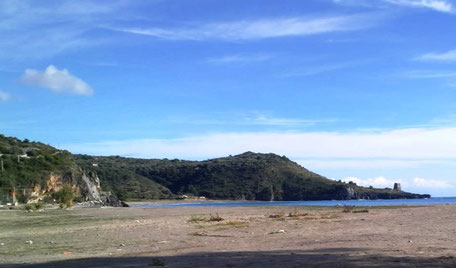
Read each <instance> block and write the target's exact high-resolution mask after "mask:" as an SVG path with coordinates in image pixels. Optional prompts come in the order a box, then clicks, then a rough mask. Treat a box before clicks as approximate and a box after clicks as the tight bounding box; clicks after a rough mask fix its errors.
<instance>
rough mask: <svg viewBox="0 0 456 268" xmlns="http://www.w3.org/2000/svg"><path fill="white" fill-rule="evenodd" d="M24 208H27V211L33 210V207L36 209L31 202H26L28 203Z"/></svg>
mask: <svg viewBox="0 0 456 268" xmlns="http://www.w3.org/2000/svg"><path fill="white" fill-rule="evenodd" d="M24 209H25V211H27V212H32V211H33V209H34V207H33V206H32V205H31V204H26V205H25V206H24Z"/></svg>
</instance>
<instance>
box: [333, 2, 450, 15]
mask: <svg viewBox="0 0 456 268" xmlns="http://www.w3.org/2000/svg"><path fill="white" fill-rule="evenodd" d="M332 2H333V3H336V4H340V5H348V6H361V7H368V8H388V7H391V6H403V7H410V8H427V9H431V10H434V11H438V12H443V13H454V6H453V4H452V2H451V1H448V0H332Z"/></svg>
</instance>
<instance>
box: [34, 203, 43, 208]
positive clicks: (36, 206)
mask: <svg viewBox="0 0 456 268" xmlns="http://www.w3.org/2000/svg"><path fill="white" fill-rule="evenodd" d="M33 207H34V208H35V209H36V210H40V209H43V207H44V205H43V203H35V204H33Z"/></svg>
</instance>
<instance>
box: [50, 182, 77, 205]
mask: <svg viewBox="0 0 456 268" xmlns="http://www.w3.org/2000/svg"><path fill="white" fill-rule="evenodd" d="M53 197H54V199H57V200H58V201H59V207H60V208H64V207H67V208H70V207H72V206H73V199H74V192H73V189H72V188H71V186H70V185H64V186H63V188H62V189H61V190H60V191H58V192H55V193H54V194H53Z"/></svg>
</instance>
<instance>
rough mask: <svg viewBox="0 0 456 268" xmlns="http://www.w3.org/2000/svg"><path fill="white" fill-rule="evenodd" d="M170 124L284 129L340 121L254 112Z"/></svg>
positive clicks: (176, 121) (184, 119)
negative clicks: (274, 127)
mask: <svg viewBox="0 0 456 268" xmlns="http://www.w3.org/2000/svg"><path fill="white" fill-rule="evenodd" d="M167 121H168V122H174V123H180V124H182V123H185V124H196V125H230V126H276V127H283V128H298V127H308V126H314V125H317V124H328V123H334V122H337V121H340V120H339V119H335V118H326V119H305V118H294V117H277V116H271V115H270V114H268V113H265V112H259V111H252V112H246V113H236V114H235V115H234V116H233V115H232V114H230V115H228V116H227V115H223V114H222V115H218V117H217V118H213V117H211V118H207V117H203V118H200V117H196V118H195V117H192V118H182V117H179V118H169V119H168V120H167Z"/></svg>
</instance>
